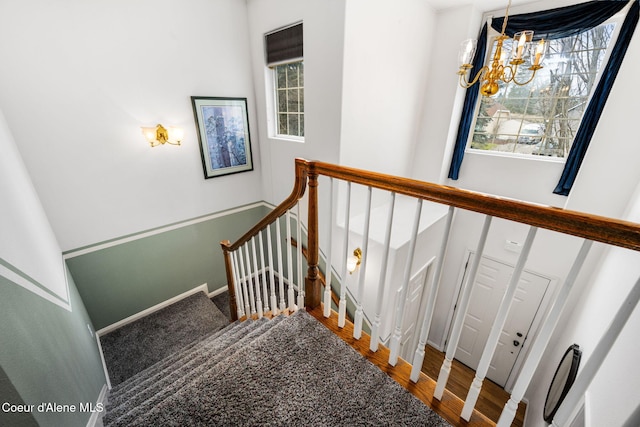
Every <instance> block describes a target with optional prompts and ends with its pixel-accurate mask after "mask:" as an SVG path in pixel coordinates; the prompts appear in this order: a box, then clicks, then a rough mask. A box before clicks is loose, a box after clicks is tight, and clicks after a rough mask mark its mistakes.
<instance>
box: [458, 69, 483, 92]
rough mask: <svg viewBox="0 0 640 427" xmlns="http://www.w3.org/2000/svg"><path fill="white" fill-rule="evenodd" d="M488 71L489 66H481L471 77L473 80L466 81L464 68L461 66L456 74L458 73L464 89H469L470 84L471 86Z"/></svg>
mask: <svg viewBox="0 0 640 427" xmlns="http://www.w3.org/2000/svg"><path fill="white" fill-rule="evenodd" d="M487 71H489V67H487V66H486V65H485V66H484V67H482V68H480V70H479V71H478V73H477V74H476V76H475V77H474V78H473V80H471V81H468V80H467V79H466V74H467V73H466V72H464V70H463V69H462V68H461V69H460V71H458V74H459V75H460V86H462V87H463V88H465V89H469V88H470V87H471V86H473V85H474V84H476V83H477V82H478V80H480V78H481V77H482V76H483V75H484V74H485V73H486V72H487Z"/></svg>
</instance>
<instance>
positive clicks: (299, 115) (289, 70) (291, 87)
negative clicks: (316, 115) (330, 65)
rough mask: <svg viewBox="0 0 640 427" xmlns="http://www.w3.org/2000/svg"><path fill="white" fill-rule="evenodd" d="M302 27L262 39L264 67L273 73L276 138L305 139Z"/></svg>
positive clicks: (299, 25)
mask: <svg viewBox="0 0 640 427" xmlns="http://www.w3.org/2000/svg"><path fill="white" fill-rule="evenodd" d="M302 38H303V32H302V24H301V23H300V24H295V25H292V26H289V27H286V28H282V29H280V30H277V31H273V32H271V33H269V34H267V35H266V36H265V50H266V62H267V66H268V67H269V68H271V69H272V70H273V88H274V92H275V93H274V99H275V108H274V110H275V111H274V112H275V123H276V126H275V134H276V135H277V136H288V137H297V138H303V137H304V63H303V46H302Z"/></svg>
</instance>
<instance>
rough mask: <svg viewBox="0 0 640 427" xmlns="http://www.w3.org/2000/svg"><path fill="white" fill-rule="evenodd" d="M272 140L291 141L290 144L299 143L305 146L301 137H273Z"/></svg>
mask: <svg viewBox="0 0 640 427" xmlns="http://www.w3.org/2000/svg"><path fill="white" fill-rule="evenodd" d="M271 139H276V140H279V141H289V142H299V143H302V144H304V137H301V136H292V135H273V136H271Z"/></svg>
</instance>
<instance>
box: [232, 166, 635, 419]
mask: <svg viewBox="0 0 640 427" xmlns="http://www.w3.org/2000/svg"><path fill="white" fill-rule="evenodd" d="M319 176H324V177H327V178H329V179H330V184H329V186H328V188H329V191H330V196H329V200H331V202H330V203H329V216H330V218H331V223H332V224H333V223H335V218H336V216H337V215H336V213H335V212H334V211H335V207H334V206H333V204H334V203H333V200H334V194H333V193H334V187H335V185H334V184H335V183H334V181H336V180H337V181H344V182H346V202H345V206H346V207H345V209H344V210H345V220H344V230H345V237H344V246H343V247H344V250H343V254H342V256H343V257H344V258H346V256H347V255H348V250H347V247H348V239H349V232H350V231H351V228H350V225H349V220H350V213H349V207H350V205H351V186H352V184H358V185H361V186H364V187H365V188H366V189H367V197H366V199H367V202H366V204H365V205H366V206H367V209H365V211H364V221H363V222H364V230H363V232H362V235H363V236H364V237H367V235H368V233H369V228H370V225H369V224H370V215H371V191H372V189H376V190H382V191H384V192H388V193H389V194H390V210H389V211H390V213H389V214H388V216H387V224H386V229H385V233H384V234H385V238H384V240H385V243H384V249H383V252H384V255H383V260H382V267H381V270H382V273H381V274H380V280H379V285H378V288H377V291H376V294H377V296H376V303H375V311H376V312H375V320H374V322H373V325H372V337H371V342H372V345H371V350H372V351H376V350H377V343H378V342H379V338H380V337H379V335H378V334H379V327H380V314H381V310H382V300H383V298H384V295H385V286H387V284H386V283H385V276H386V268H387V264H386V263H387V260H388V256H389V236H390V234H391V229H392V228H393V226H394V219H393V204H394V202H395V200H396V196H397V195H402V196H409V197H411V198H414V199H416V200H417V203H416V210H415V214H414V217H413V226H412V234H411V238H410V241H409V245H408V248H409V251H408V252H409V254H408V256H407V260H406V266H405V270H404V274H403V276H404V278H403V281H402V283H401V284H400V285H399V287H398V289H397V290H398V292H399V297H398V298H396V306H395V315H393V316H392V317H393V325H392V330H393V334H392V335H391V337H390V344H389V346H390V358H389V364H391V365H395V364H396V363H397V360H398V355H399V347H400V337H401V333H402V322H403V314H404V311H405V308H404V304H405V301H406V298H407V292H408V289H409V277H410V275H411V271H412V268H413V262H414V249H415V247H416V240H417V239H418V234H419V229H420V227H419V226H420V221H421V210H422V205H423V201H427V202H435V203H437V204H441V205H446V206H448V212H447V214H446V220H445V221H444V222H445V225H444V227H443V228H444V231H443V233H442V235H443V237H442V241H441V243H440V250H439V251H437V256H436V257H435V258H436V259H435V272H434V274H433V275H432V278H431V284H430V290H429V295H428V301H427V307H426V312H425V313H424V316H423V322H422V324H421V325H420V326H421V327H420V331H419V332H420V335H419V341H418V344H417V348H416V349H415V353H414V358H413V368H412V373H411V379H412V380H413V381H414V382H415V381H417V380H418V378H419V372H420V369H421V366H422V362H423V358H424V347H425V345H426V338H427V336H428V334H429V329H430V326H431V320H432V316H433V313H434V304H435V300H436V296H437V293H438V288H439V286H440V279H441V275H442V267H443V263H444V260H445V258H446V250H447V245H448V242H449V236H450V233H451V224H452V219H453V217H454V214H455V212H456V211H457V210H465V211H471V212H476V213H478V214H482V215H484V226H483V228H482V232H481V234H480V238H479V240H478V245H477V249H476V252H475V257H474V260H473V262H472V265H471V267H470V270H469V273H468V275H467V279H466V281H465V284H464V285H463V287H462V290H461V295H460V296H459V300H458V307H457V310H456V316H455V320H454V323H453V326H452V328H451V333H450V335H449V341H448V344H447V349H446V356H445V360H444V363H443V365H442V368H441V370H440V375H439V377H438V382H437V385H436V389H435V392H434V397H435V398H437V399H441V398H442V396H443V392H444V389H445V386H446V383H447V380H448V377H449V373H450V370H451V362H452V360H453V357H454V354H455V351H456V349H457V347H458V343H459V339H460V335H461V330H462V325H463V321H464V317H465V316H466V314H467V309H468V306H469V299H470V296H471V291H472V287H473V283H474V282H475V278H476V275H477V274H478V267H479V263H480V259H481V258H482V255H483V252H484V247H485V243H486V241H487V235H488V233H489V230H490V228H491V224H492V220H493V219H494V218H502V219H506V220H510V221H514V222H517V223H520V224H525V225H528V226H529V233H528V235H527V239H526V241H525V243H524V245H523V247H522V250H521V252H520V255H519V258H518V261H517V263H516V266H515V268H514V272H513V274H512V277H511V279H510V282H509V285H508V287H507V290H506V292H505V297H504V298H503V300H502V302H501V305H500V307H499V309H498V313H497V315H496V319H495V320H494V323H493V325H492V327H491V332H490V334H489V338H488V339H487V342H486V344H485V347H484V351H483V353H482V357H481V359H480V362H479V366H478V369H477V371H476V377H475V379H474V381H473V384H472V386H471V388H470V389H469V392H468V396H467V399H466V401H465V405H464V408H463V410H462V413H461V417H462V418H463V419H465V420H467V421H468V420H469V419H470V417H471V413H472V411H473V408H474V406H475V404H476V401H477V398H478V395H479V393H480V389H481V387H482V383H483V381H484V379H485V376H486V374H487V370H488V367H489V362H490V361H491V360H492V357H493V355H494V352H495V350H496V346H497V344H498V337H499V335H500V333H501V331H502V329H503V327H504V325H505V321H506V318H507V313H508V312H509V309H510V308H511V304H512V300H513V297H514V294H515V290H516V287H517V285H518V282H519V281H520V277H521V274H522V272H523V271H524V267H525V264H526V261H527V257H528V255H529V252H530V249H531V247H532V244H533V242H534V239H535V236H536V233H537V231H538V229H546V230H551V231H555V232H559V233H563V234H567V235H571V236H576V237H579V238H582V239H585V240H584V243H583V245H582V248H581V249H580V251H579V252H578V254H577V256H576V258H575V260H574V262H573V266H572V268H571V270H570V271H569V273H568V275H567V277H566V279H565V280H564V283H562V284H561V286H560V289H559V290H558V292H557V293H556V297H555V301H553V303H552V306H551V308H550V310H549V312H548V314H547V318H546V321H545V322H544V323H543V324H542V325H541V326H540V329H539V331H538V333H537V337H536V339H535V341H533V343H532V344H531V345H530V348H529V352H528V355H527V358H526V360H525V361H524V363H523V365H522V368H521V369H520V374H519V375H518V378H517V379H516V381H515V386H514V388H513V392H512V394H511V399H510V400H509V402H508V403H507V404H506V405H505V409H504V411H503V413H502V416H501V418H500V421H499V423H498V425H499V426H509V425H511V422H512V420H513V418H514V416H515V411H516V409H517V406H518V403H519V402H520V400H521V399H522V398H523V396H524V392H525V391H526V389H527V386H528V385H529V383H530V381H531V379H532V377H533V374H534V372H535V370H536V368H537V366H538V364H539V362H540V361H541V359H542V354H543V352H544V350H545V348H546V346H547V345H548V342H549V340H550V338H551V334H552V333H553V330H554V328H555V325H556V324H557V321H558V319H559V318H560V315H561V314H562V311H563V309H564V304H565V302H566V301H567V298H568V295H569V291H570V290H571V288H572V286H573V284H574V283H575V281H576V278H577V276H578V273H579V272H580V269H581V267H582V265H583V264H584V262H585V259H586V257H587V254H588V252H589V249H590V247H591V244H592V242H601V243H605V244H609V245H613V246H618V247H622V248H627V249H631V250H634V251H640V225H639V224H635V223H632V222H628V221H622V220H617V219H611V218H605V217H601V216H597V215H590V214H585V213H580V212H575V211H569V210H564V209H559V208H553V207H546V206H541V205H536V204H532V203H526V202H522V201H517V200H512V199H506V198H501V197H496V196H491V195H486V194H481V193H476V192H472V191H468V190H462V189H458V188H454V187H449V186H442V185H437V184H432V183H427V182H422V181H417V180H412V179H408V178H401V177H396V176H391V175H385V174H379V173H375V172H370V171H365V170H360V169H355V168H349V167H345V166H338V165H333V164H328V163H324V162H315V161H307V160H302V159H296V161H295V185H294V189H293V191H292V192H291V195H290V196H289V197H288V198H287V199H286V200H285V201H284V202H283V203H281V204H280V205H278V206H277V207H276V208H275V209H274V210H273V211H272V212H271V213H269V214H268V215H267V216H266V217H265V218H264V219H263V220H262V221H260V222H259V223H258V224H257V225H256V226H254V227H253V228H252V229H251V230H249V231H248V232H247V233H245V234H244V235H243V236H242V237H241V238H240V239H238V240H237V241H236V242H234V243H233V244H231V243H230V242H229V241H224V242H221V246H222V249H223V253H224V258H225V265H226V267H227V281H228V284H229V296H230V301H231V303H230V305H231V307H232V312H234V313H237V316H238V317H240V316H243V315H246V316H251V315H256V314H257V315H258V316H261V315H262V313H263V312H265V311H268V306H267V305H266V304H265V301H264V300H269V298H264V299H261V298H260V294H261V292H262V293H266V292H267V290H266V288H265V287H264V284H265V282H266V276H265V274H266V273H265V269H266V265H267V264H265V261H264V255H262V256H261V266H262V274H263V288H262V290H261V289H260V286H259V284H258V282H259V280H258V279H259V278H258V273H259V271H258V266H257V261H256V260H257V257H256V251H255V241H256V236H257V237H258V241H259V243H258V244H259V246H260V248H261V249H262V248H263V244H262V241H261V239H262V233H265V232H266V234H267V241H268V243H267V251H268V253H269V260H268V266H269V269H270V273H269V274H270V280H271V292H272V295H271V296H272V298H271V299H272V300H273V299H274V298H275V297H274V295H273V287H274V286H273V280H274V278H273V271H274V270H276V271H277V272H278V274H279V279H282V277H283V276H284V273H283V265H282V263H283V257H282V254H281V253H280V251H281V245H276V247H277V252H278V253H277V261H276V263H277V267H276V265H275V264H274V261H273V259H272V253H271V252H272V245H271V234H270V231H271V228H272V225H273V224H275V228H276V238H277V239H278V238H279V237H280V228H279V225H280V218H282V217H286V227H287V229H288V228H289V226H290V224H291V221H290V219H289V216H290V211H291V210H292V209H293V208H294V207H296V208H297V212H298V215H297V220H296V221H297V241H298V242H300V241H301V218H300V216H299V206H300V205H299V201H300V199H301V198H302V197H303V195H304V194H305V191H306V188H307V187H308V188H309V192H308V218H307V230H308V231H307V273H306V276H305V278H304V286H303V284H302V281H301V280H300V279H298V280H297V287H296V283H292V282H294V281H295V280H294V279H293V274H292V273H291V269H292V266H293V259H292V256H291V253H290V252H288V256H287V267H288V270H289V274H287V279H288V282H289V283H287V285H288V286H289V287H288V289H289V292H293V291H294V290H295V291H296V292H297V293H298V300H297V306H296V304H295V303H294V301H293V298H292V297H291V296H290V298H289V307H288V308H289V309H290V310H295V309H297V308H301V307H302V306H306V307H308V308H310V309H312V308H315V307H317V306H318V305H320V302H321V292H320V280H319V269H318V261H319V246H318V235H319V233H318V211H319V206H318V177H319ZM331 228H332V230H330V231H329V236H330V237H329V242H331V241H332V239H333V237H332V236H333V225H332V227H331ZM287 239H288V240H289V241H291V239H292V235H291V232H290V231H288V232H287ZM367 242H368V239H367V241H365V242H363V244H364V245H366V244H367ZM250 245H251V248H252V253H253V258H252V259H253V271H250V270H251V263H250V261H249V258H250V255H249V246H250ZM286 246H287V247H288V248H289V250H290V248H291V244H290V242H289V244H287V245H286ZM328 246H329V247H328V248H325V249H326V253H327V263H326V271H332V255H331V253H332V248H331V246H334V247H336V245H332V244H331V243H329V245H328ZM243 248H244V255H243ZM297 249H298V253H297V256H296V261H297V272H298V274H299V275H300V274H301V266H302V245H301V244H298V245H297ZM366 254H367V251H365V252H364V256H363V259H362V262H361V264H362V265H361V266H360V269H361V271H360V274H361V276H360V280H359V283H358V288H357V297H356V301H355V303H356V312H355V319H354V333H353V335H354V338H356V339H358V338H359V337H360V334H361V323H362V322H361V320H362V310H363V307H362V304H363V289H364V288H363V286H364V283H363V280H364V279H363V277H364V271H366V268H367V259H366ZM245 257H246V260H245V259H244V258H245ZM245 266H246V269H247V271H244V270H245ZM346 274H347V273H346V263H344V264H343V272H342V276H341V278H340V279H341V284H340V285H341V292H340V301H339V303H338V319H339V320H338V324H339V326H343V325H344V320H345V307H346V300H345V282H346V279H347V276H346ZM283 281H284V280H279V282H280V290H279V292H280V298H281V304H280V306H279V308H280V310H282V309H283V308H284V307H283V304H282V302H283V301H282V298H283V294H284V289H283V288H282V282H283ZM636 287H637V288H639V289H640V281H638V283H637V284H636ZM254 293H255V295H256V296H252V294H254ZM629 298H631V299H632V301H626V302H625V304H626V306H625V307H623V308H622V309H621V312H622V311H624V314H625V315H626V317H625V315H622V314H620V315H619V316H617V317H616V321H615V322H614V324H612V328H613V330H609V331H608V335H609V338H608V339H609V340H610V336H611V335H616V334H617V333H619V332H620V330H621V329H622V328H623V327H624V324H625V322H626V319H627V318H628V315H629V314H630V311H629V310H630V309H629V307H631V310H632V309H633V307H635V304H637V302H638V299H640V292H632V293H631V294H630V297H629ZM258 300H260V302H261V304H260V305H263V307H257V306H256V302H257V301H258ZM324 300H325V301H324V302H325V316H327V317H328V316H329V310H328V308H327V307H326V305H330V304H331V300H330V293H325V296H324ZM238 301H239V303H238ZM271 305H272V308H273V309H274V310H275V311H276V312H277V309H276V307H275V304H274V303H273V301H272V302H271ZM387 310H388V309H387ZM620 319H622V320H620ZM606 338H607V337H604V338H603V340H602V341H601V343H600V344H599V345H598V346H597V349H598V351H600V352H604V353H602V354H601V353H598V359H597V360H596V361H595V362H593V363H591V364H590V365H589V370H586V369H585V370H583V373H582V374H581V375H582V376H583V378H580V379H579V380H578V381H577V382H576V384H577V386H574V389H575V388H576V387H578V388H580V390H575V391H574V389H572V394H571V400H570V402H569V403H568V404H567V405H577V402H578V399H577V398H576V397H573V396H576V395H577V396H580V395H581V393H584V390H586V387H587V386H588V385H589V382H590V380H591V379H592V378H593V377H594V376H595V374H596V373H597V370H598V368H599V366H600V364H601V363H602V361H603V360H604V357H605V356H606V351H607V349H606V345H605V344H606V343H608V342H609V341H607V340H606ZM374 344H376V345H374ZM585 376H586V378H585ZM571 409H573V407H569V408H568V409H567V408H564V409H561V410H560V411H559V412H558V414H559V416H560V417H568V416H569V414H571ZM566 421H567V420H566V419H563V420H561V421H559V422H558V423H556V422H554V425H556V424H557V425H560V424H562V423H564V422H566Z"/></svg>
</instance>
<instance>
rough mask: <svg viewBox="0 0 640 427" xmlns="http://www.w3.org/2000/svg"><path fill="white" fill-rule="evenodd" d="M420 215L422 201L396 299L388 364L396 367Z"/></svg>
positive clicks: (417, 208) (419, 204)
mask: <svg viewBox="0 0 640 427" xmlns="http://www.w3.org/2000/svg"><path fill="white" fill-rule="evenodd" d="M421 213H422V199H418V204H417V206H416V214H415V217H414V219H413V229H412V232H411V241H410V242H409V252H408V254H407V262H406V264H405V267H404V277H403V279H402V293H401V294H400V296H399V297H398V298H397V299H396V315H395V321H394V325H395V328H394V330H393V335H392V336H391V343H390V346H389V350H390V351H389V364H390V365H391V366H396V363H398V356H399V353H400V340H401V339H402V321H403V318H404V306H405V303H406V299H407V289H409V279H410V278H411V267H412V266H413V254H414V252H415V249H416V241H417V240H418V229H419V226H420V215H421Z"/></svg>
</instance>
